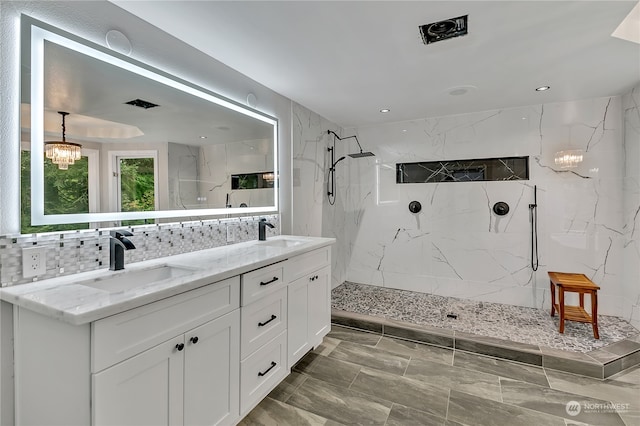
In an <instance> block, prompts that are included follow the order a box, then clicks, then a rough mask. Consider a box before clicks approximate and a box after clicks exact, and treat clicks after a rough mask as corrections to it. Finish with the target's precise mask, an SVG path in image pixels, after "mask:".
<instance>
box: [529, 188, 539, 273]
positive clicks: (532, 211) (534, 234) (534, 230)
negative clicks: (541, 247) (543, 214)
mask: <svg viewBox="0 0 640 426" xmlns="http://www.w3.org/2000/svg"><path fill="white" fill-rule="evenodd" d="M529 220H530V221H531V269H533V270H534V271H537V270H538V267H539V266H540V259H539V258H538V187H537V186H536V185H533V204H529Z"/></svg>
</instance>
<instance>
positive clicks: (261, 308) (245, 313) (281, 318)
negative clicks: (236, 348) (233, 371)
mask: <svg viewBox="0 0 640 426" xmlns="http://www.w3.org/2000/svg"><path fill="white" fill-rule="evenodd" d="M240 322H241V324H242V326H241V327H242V333H241V336H242V340H241V344H240V353H241V359H245V358H246V357H247V356H248V355H250V354H251V353H253V352H255V351H256V349H258V348H260V347H261V346H262V345H264V344H265V343H267V342H268V341H270V340H271V339H273V338H274V337H276V336H277V335H278V334H280V333H281V332H282V331H284V330H285V329H286V328H287V289H286V288H281V289H280V290H278V291H277V292H275V293H273V294H270V295H268V296H265V297H263V298H262V299H260V300H258V301H257V302H253V303H252V304H250V305H247V306H243V307H242V313H241V320H240Z"/></svg>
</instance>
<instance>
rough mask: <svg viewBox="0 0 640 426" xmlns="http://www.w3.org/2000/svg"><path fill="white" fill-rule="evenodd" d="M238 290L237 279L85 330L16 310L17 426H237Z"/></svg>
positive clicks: (216, 284)
mask: <svg viewBox="0 0 640 426" xmlns="http://www.w3.org/2000/svg"><path fill="white" fill-rule="evenodd" d="M239 289H240V283H239V277H234V278H230V279H227V280H224V281H221V282H218V283H214V284H211V285H208V286H205V287H201V288H198V289H196V290H191V291H187V292H185V293H182V294H179V295H176V296H173V297H169V298H167V299H163V300H160V301H157V302H154V303H150V304H148V305H144V306H141V307H138V308H135V309H131V310H128V311H124V312H122V313H120V314H116V315H113V316H110V317H106V318H104V319H100V320H97V321H94V322H92V323H90V324H86V325H82V326H74V325H70V324H66V323H63V322H60V321H56V320H52V319H51V318H47V317H44V316H42V315H39V314H36V313H33V312H31V311H28V310H26V309H22V308H19V309H17V310H16V315H15V318H14V320H15V324H14V327H15V331H16V333H15V339H16V343H15V345H16V351H17V352H16V354H17V356H16V391H17V392H16V393H17V400H16V408H17V410H16V416H17V417H16V423H17V424H20V425H44V424H47V425H84V426H86V425H90V424H92V425H95V426H100V425H122V426H124V425H141V424H148V425H182V424H185V425H193V424H207V425H213V424H233V423H234V422H235V421H237V420H238V418H239V399H238V383H239V380H240V377H239V357H240V326H239V317H240V311H239V309H238V308H239V302H240V294H239ZM43 401H45V403H46V404H47V407H42V404H43ZM34 407H39V408H40V409H34Z"/></svg>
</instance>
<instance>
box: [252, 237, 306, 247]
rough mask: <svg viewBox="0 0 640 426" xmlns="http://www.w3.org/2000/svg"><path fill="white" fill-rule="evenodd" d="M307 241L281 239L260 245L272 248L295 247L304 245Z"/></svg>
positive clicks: (262, 242) (263, 242)
mask: <svg viewBox="0 0 640 426" xmlns="http://www.w3.org/2000/svg"><path fill="white" fill-rule="evenodd" d="M305 242H306V241H305V240H297V239H293V238H280V239H277V240H266V241H260V245H263V246H271V247H295V246H299V245H300V244H304V243H305Z"/></svg>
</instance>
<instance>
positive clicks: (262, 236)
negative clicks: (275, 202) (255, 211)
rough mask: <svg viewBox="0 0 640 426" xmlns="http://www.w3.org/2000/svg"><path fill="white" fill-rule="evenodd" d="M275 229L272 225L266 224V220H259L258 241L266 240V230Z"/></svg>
mask: <svg viewBox="0 0 640 426" xmlns="http://www.w3.org/2000/svg"><path fill="white" fill-rule="evenodd" d="M267 226H268V227H269V228H275V226H273V224H271V223H269V222H267V219H260V221H259V222H258V240H259V241H265V240H266V239H267V228H266V227H267Z"/></svg>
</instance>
